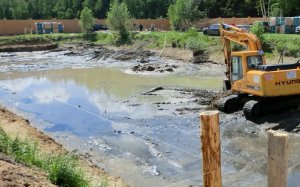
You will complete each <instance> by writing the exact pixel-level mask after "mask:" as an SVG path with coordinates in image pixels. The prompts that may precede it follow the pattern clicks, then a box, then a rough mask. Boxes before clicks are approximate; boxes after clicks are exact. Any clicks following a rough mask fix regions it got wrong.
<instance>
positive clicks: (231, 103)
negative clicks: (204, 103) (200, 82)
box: [217, 94, 248, 114]
mask: <svg viewBox="0 0 300 187" xmlns="http://www.w3.org/2000/svg"><path fill="white" fill-rule="evenodd" d="M247 98H248V97H247V96H245V95H243V94H238V95H230V96H227V97H224V98H221V99H220V100H219V101H218V102H217V108H218V110H220V111H222V112H224V113H228V114H229V113H233V112H236V111H238V110H241V109H242V108H243V105H244V103H245V102H247V101H248V99H247Z"/></svg>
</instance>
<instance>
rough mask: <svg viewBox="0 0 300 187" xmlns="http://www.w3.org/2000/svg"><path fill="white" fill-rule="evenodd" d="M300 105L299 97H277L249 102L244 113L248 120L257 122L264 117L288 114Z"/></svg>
mask: <svg viewBox="0 0 300 187" xmlns="http://www.w3.org/2000/svg"><path fill="white" fill-rule="evenodd" d="M299 105H300V98H299V96H290V97H275V98H265V99H261V98H260V99H259V100H249V101H247V102H246V103H245V104H244V107H243V112H244V115H245V117H246V119H248V120H252V121H256V120H257V119H259V118H260V117H262V116H265V115H268V114H273V113H279V112H286V111H288V110H291V109H294V108H297V107H298V106H299Z"/></svg>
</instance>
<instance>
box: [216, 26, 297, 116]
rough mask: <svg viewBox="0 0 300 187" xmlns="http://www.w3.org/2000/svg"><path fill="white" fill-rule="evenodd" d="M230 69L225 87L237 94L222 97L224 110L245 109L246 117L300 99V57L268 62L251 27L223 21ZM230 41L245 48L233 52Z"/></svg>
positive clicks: (220, 105) (292, 104)
mask: <svg viewBox="0 0 300 187" xmlns="http://www.w3.org/2000/svg"><path fill="white" fill-rule="evenodd" d="M220 36H221V40H222V43H223V49H224V57H225V64H226V68H227V71H226V72H225V74H226V79H224V83H223V85H224V86H223V87H224V88H223V89H224V90H231V91H232V92H233V93H234V95H230V96H227V97H224V98H221V99H220V100H219V101H218V103H217V107H218V109H219V110H220V111H223V112H225V113H232V112H234V111H238V110H240V109H243V112H244V115H245V117H246V118H247V119H250V120H256V119H257V118H259V117H261V116H263V115H265V114H268V113H273V112H277V111H281V110H286V109H290V108H294V107H297V106H298V105H299V103H300V61H298V62H297V63H293V64H274V65H267V64H266V62H265V58H264V52H263V50H262V46H261V42H260V40H259V39H258V38H257V37H256V35H254V34H252V33H249V32H248V31H246V30H244V29H241V28H238V27H235V26H232V25H226V27H225V24H222V23H220ZM231 42H235V43H238V44H240V45H243V46H244V47H245V48H246V50H244V51H237V52H232V50H231Z"/></svg>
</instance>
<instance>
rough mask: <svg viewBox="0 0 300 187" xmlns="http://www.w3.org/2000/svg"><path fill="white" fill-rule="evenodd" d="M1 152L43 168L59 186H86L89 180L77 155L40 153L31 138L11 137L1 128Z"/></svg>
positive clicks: (27, 163) (19, 160)
mask: <svg viewBox="0 0 300 187" xmlns="http://www.w3.org/2000/svg"><path fill="white" fill-rule="evenodd" d="M0 152H2V153H4V154H6V155H9V156H11V157H13V158H14V159H15V160H16V161H17V162H20V163H24V164H26V165H28V166H36V167H38V168H41V169H42V170H44V171H45V172H46V173H47V174H48V178H49V180H50V181H51V182H52V183H53V184H56V185H59V186H72V187H73V186H74V187H77V186H78V187H79V186H80V187H85V186H89V181H88V180H87V178H86V177H85V175H84V174H83V172H82V170H81V169H80V168H79V166H78V162H77V159H76V157H75V156H73V155H69V154H59V155H43V154H40V150H39V147H38V146H37V143H32V142H31V141H30V140H28V139H26V140H21V139H20V138H18V137H16V138H14V139H12V138H10V137H9V136H8V135H7V134H6V133H5V132H4V131H3V130H2V129H1V128H0Z"/></svg>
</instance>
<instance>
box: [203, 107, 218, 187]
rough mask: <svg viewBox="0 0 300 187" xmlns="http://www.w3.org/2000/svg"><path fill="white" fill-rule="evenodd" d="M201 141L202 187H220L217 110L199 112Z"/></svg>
mask: <svg viewBox="0 0 300 187" xmlns="http://www.w3.org/2000/svg"><path fill="white" fill-rule="evenodd" d="M200 118H201V135H200V136H201V142H202V171H203V186H204V187H221V186H222V178H221V145H220V127H219V112H218V111H207V112H202V113H200Z"/></svg>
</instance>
